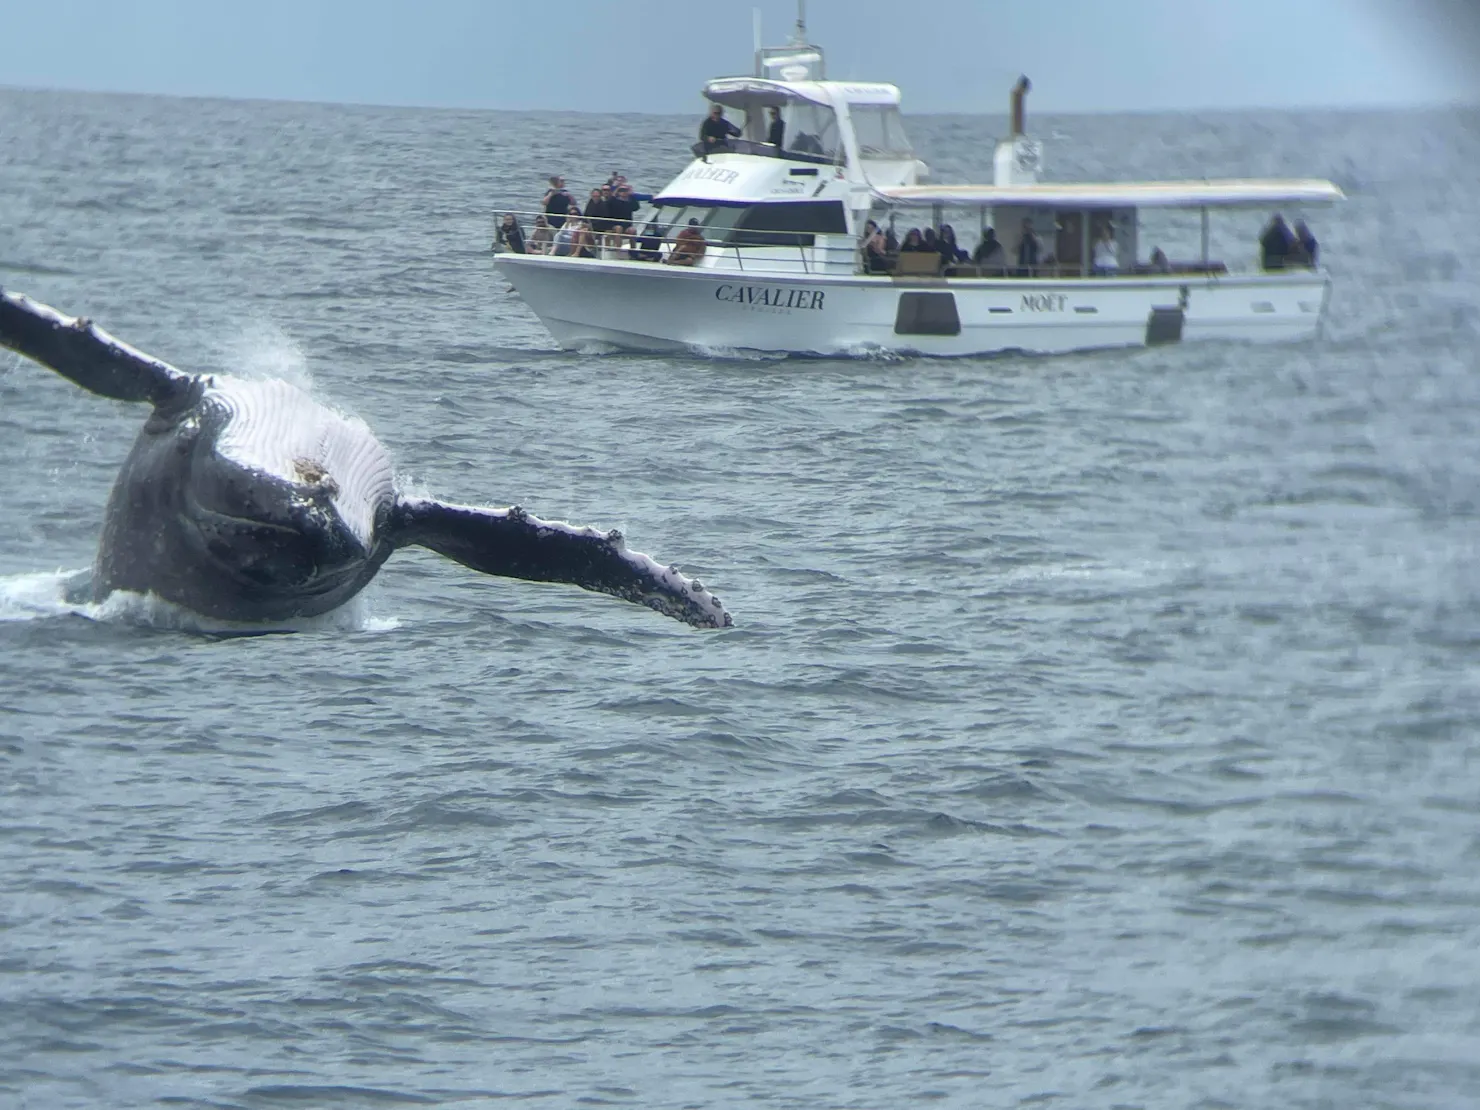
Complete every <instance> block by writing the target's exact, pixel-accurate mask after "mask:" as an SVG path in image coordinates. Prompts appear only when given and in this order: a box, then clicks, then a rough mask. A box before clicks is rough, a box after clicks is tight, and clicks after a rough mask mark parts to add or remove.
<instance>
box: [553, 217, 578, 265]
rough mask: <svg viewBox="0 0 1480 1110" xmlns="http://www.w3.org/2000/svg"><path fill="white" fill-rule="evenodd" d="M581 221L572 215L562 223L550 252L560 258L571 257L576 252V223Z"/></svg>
mask: <svg viewBox="0 0 1480 1110" xmlns="http://www.w3.org/2000/svg"><path fill="white" fill-rule="evenodd" d="M580 222H581V221H580V220H578V219H577V218H576V217H574V216H571V217H569V218H568V219H566V220H565V221H564V222H563V223H562V224H561V225H560V230H559V231H557V232H555V239H554V242H553V243H552V244H551V246H550V253H551V254H553V255H555V256H556V257H558V258H569V257H570V256H571V255H573V254H575V253H576V225H577V224H578V223H580Z"/></svg>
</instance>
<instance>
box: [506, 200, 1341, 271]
mask: <svg viewBox="0 0 1480 1110" xmlns="http://www.w3.org/2000/svg"><path fill="white" fill-rule="evenodd" d="M508 214H509V215H512V216H513V217H514V218H515V220H516V221H517V222H518V224H519V226H520V229H521V236H520V239H519V243H521V244H522V247H516V246H512V245H510V244H509V243H508V241H507V236H503V235H499V234H496V236H495V241H494V244H493V249H494V250H495V251H500V252H508V251H514V252H515V253H522V254H539V255H549V256H552V257H557V258H569V259H595V260H599V261H604V262H634V263H641V264H652V263H661V264H664V265H670V266H689V267H694V268H698V269H706V270H707V269H718V270H726V271H731V270H732V271H737V272H740V273H751V274H756V275H761V274H776V273H799V274H838V275H853V276H872V277H880V278H890V279H906V280H908V279H915V280H922V279H923V280H951V279H962V278H1017V279H1025V278H1026V279H1037V280H1071V279H1083V278H1093V279H1097V280H1103V279H1106V278H1139V279H1144V278H1158V277H1161V278H1166V277H1194V278H1199V277H1200V278H1207V279H1216V278H1217V277H1219V276H1222V275H1225V274H1227V273H1229V268H1228V266H1227V265H1226V264H1225V263H1223V262H1220V261H1213V260H1209V261H1187V262H1181V261H1171V260H1168V261H1166V262H1163V263H1161V264H1160V265H1154V264H1151V263H1138V264H1135V265H1131V266H1124V267H1121V268H1119V269H1117V270H1113V271H1108V272H1107V271H1102V270H1099V269H1097V268H1095V267H1090V266H1085V265H1084V264H1082V263H1080V262H1062V263H1061V262H1052V261H1051V262H1047V263H1041V264H1037V265H1032V266H1019V265H1014V264H1013V263H1012V262H1010V261H1008V260H1004V259H1003V258H1002V257H1001V255H1000V254H999V255H998V256H996V257H995V258H993V259H989V260H988V261H985V262H982V263H976V262H972V261H969V260H968V261H955V262H949V261H946V259H945V258H944V257H943V256H941V255H940V254H939V253H937V252H935V251H897V250H896V251H888V252H885V253H883V254H870V253H869V252H867V251H866V250H865V249H864V247H863V245H862V243H861V242H860V241H858V240H855V239H853V238H852V237H850V236H846V235H840V234H836V233H827V232H800V231H756V230H747V229H740V228H726V229H723V230H722V232H721V234H720V235H706V234H704V232H705V230H706V229H704V228H695V229H693V230H695V231H696V232H698V234H697V235H691V236H686V235H682V234H681V232H683V231H686V230H688V228H686V227H679V226H676V225H671V224H663V223H656V222H644V223H643V226H642V227H640V228H639V227H638V226H637V225H636V224H635V223H632V224H627V225H626V227H627V228H630V229H631V230H623V228H622V226H621V225H620V224H619V223H618V221H617V220H616V219H614V218H611V217H599V216H598V217H586V216H583V215H577V214H574V213H572V214H569V215H566V216H561V217H556V216H551V215H548V214H546V213H544V212H510V213H508ZM557 219H558V220H559V221H560V226H558V227H557V226H552V225H553V224H554V221H555V220H557ZM567 223H569V224H570V226H571V228H572V229H573V230H572V234H570V235H568V236H567V235H562V234H561V231H562V229H563V227H564V225H566V224H567ZM1284 268H1285V269H1287V270H1310V269H1312V268H1311V267H1306V266H1300V265H1298V264H1296V263H1293V262H1292V263H1287V265H1286V266H1285V267H1284Z"/></svg>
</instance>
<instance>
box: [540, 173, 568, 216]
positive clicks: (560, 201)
mask: <svg viewBox="0 0 1480 1110" xmlns="http://www.w3.org/2000/svg"><path fill="white" fill-rule="evenodd" d="M575 206H576V205H575V201H573V200H571V199H570V194H569V193H567V192H566V191H565V178H563V177H561V176H560V175H559V174H556V175H555V176H554V177H552V178H550V188H549V189H548V190H546V192H545V199H544V200H542V201H541V202H540V207H541V208H543V209H544V210H545V215H546V216H548V217H549V222H550V226H551V227H559V226H560V225H561V224H563V223H565V217H566V216H567V215H569V214H570V211H571V209H573V208H575Z"/></svg>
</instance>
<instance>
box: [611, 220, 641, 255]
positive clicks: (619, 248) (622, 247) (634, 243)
mask: <svg viewBox="0 0 1480 1110" xmlns="http://www.w3.org/2000/svg"><path fill="white" fill-rule="evenodd" d="M612 240H613V243H614V246H613V247H612V249H611V250H610V251H609V252H608V253H607V257H608V258H615V259H618V260H622V261H625V260H635V259H637V257H638V255H639V254H640V253H641V247H640V245H639V240H638V238H637V228H635V227H633V226H632V225H631V224H622V225H621V226H620V227H619V228H618V229H617V230H616V231H615V232H614V233H613V234H612Z"/></svg>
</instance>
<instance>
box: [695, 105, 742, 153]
mask: <svg viewBox="0 0 1480 1110" xmlns="http://www.w3.org/2000/svg"><path fill="white" fill-rule="evenodd" d="M739 134H740V128H738V127H736V126H735V125H734V124H733V123H731V122H730V121H729V120H727V119H725V110H724V108H723V107H721V106H720V105H718V104H711V105H710V106H709V115H708V116H706V117H705V119H704V122H703V123H701V124H700V125H699V143H700V145H702V146H703V148H704V153H703V155H702V156H701V157H703V158H704V159H705V160H706V161H707V160H708V158H709V155H710V154H712V153H713V152H714V151H716V150H726V149H728V148H729V145H730V140H731V139H732V138H734V137H735V136H737V135H739Z"/></svg>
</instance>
